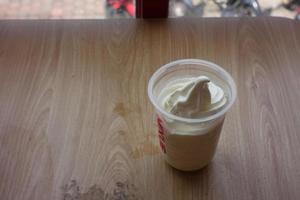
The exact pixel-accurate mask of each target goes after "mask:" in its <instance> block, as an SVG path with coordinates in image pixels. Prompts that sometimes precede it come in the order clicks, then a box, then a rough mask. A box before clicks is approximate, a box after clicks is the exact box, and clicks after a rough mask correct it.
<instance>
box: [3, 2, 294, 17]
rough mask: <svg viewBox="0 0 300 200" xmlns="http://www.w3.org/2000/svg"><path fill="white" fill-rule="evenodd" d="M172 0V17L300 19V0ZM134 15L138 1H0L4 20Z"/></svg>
mask: <svg viewBox="0 0 300 200" xmlns="http://www.w3.org/2000/svg"><path fill="white" fill-rule="evenodd" d="M169 3H170V4H169V17H181V16H197V17H233V16H234V17H239V16H261V15H265V16H280V17H287V18H290V19H298V20H299V19H300V0H170V2H169ZM153 12H155V11H153ZM131 17H135V1H134V0H0V19H103V18H131Z"/></svg>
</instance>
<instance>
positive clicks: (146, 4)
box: [136, 0, 169, 18]
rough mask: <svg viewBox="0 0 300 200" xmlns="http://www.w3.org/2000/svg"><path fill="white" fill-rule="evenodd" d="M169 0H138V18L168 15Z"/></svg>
mask: <svg viewBox="0 0 300 200" xmlns="http://www.w3.org/2000/svg"><path fill="white" fill-rule="evenodd" d="M168 11H169V0H136V17H137V18H166V17H168Z"/></svg>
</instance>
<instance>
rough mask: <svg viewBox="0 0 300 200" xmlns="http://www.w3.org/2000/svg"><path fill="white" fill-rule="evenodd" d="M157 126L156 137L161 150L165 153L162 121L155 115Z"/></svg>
mask: <svg viewBox="0 0 300 200" xmlns="http://www.w3.org/2000/svg"><path fill="white" fill-rule="evenodd" d="M157 126H158V138H159V145H160V147H161V150H162V151H163V152H164V153H166V145H165V131H164V127H163V121H162V120H161V119H160V118H159V117H158V116H157Z"/></svg>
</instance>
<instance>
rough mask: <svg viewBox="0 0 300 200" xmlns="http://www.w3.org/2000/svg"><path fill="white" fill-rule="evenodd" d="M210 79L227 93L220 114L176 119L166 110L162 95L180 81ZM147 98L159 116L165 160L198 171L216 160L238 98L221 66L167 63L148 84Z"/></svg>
mask: <svg viewBox="0 0 300 200" xmlns="http://www.w3.org/2000/svg"><path fill="white" fill-rule="evenodd" d="M197 76H207V77H208V78H209V79H210V80H211V81H212V82H213V83H214V84H216V85H218V86H219V87H221V88H222V89H223V91H224V93H225V97H226V104H225V105H224V106H223V107H222V108H221V109H219V110H217V112H214V113H209V114H207V115H203V116H201V117H200V118H193V119H190V118H184V117H180V116H175V115H173V114H171V113H168V112H166V111H165V110H164V109H163V106H162V101H161V99H160V98H161V96H160V94H161V92H162V90H163V89H164V88H165V87H166V85H168V84H169V83H171V82H173V81H174V80H177V79H183V78H192V77H197ZM148 95H149V98H150V101H151V103H152V104H153V105H154V107H155V110H156V114H157V125H158V137H159V142H160V146H161V149H162V152H163V153H164V157H165V160H166V161H167V162H168V163H169V164H170V165H171V166H173V167H174V168H177V169H179V170H184V171H193V170H198V169H201V168H203V167H204V166H206V165H207V164H208V163H209V162H210V161H211V160H212V158H213V156H214V154H215V150H216V147H217V144H218V140H219V136H220V132H221V129H222V125H223V122H224V118H225V114H226V112H227V111H228V110H229V109H230V107H231V106H232V104H233V102H234V100H235V98H236V86H235V83H234V81H233V79H232V77H231V76H230V75H229V74H228V73H227V72H226V71H225V70H224V69H222V68H221V67H219V66H218V65H216V64H214V63H211V62H208V61H204V60H198V59H184V60H177V61H174V62H171V63H168V64H166V65H164V66H162V67H161V68H160V69H158V70H157V71H156V72H155V73H154V74H153V75H152V77H151V79H150V81H149V84H148Z"/></svg>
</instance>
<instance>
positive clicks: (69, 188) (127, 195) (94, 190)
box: [62, 180, 143, 200]
mask: <svg viewBox="0 0 300 200" xmlns="http://www.w3.org/2000/svg"><path fill="white" fill-rule="evenodd" d="M62 190H63V198H62V200H141V199H143V198H142V197H141V196H140V195H139V193H138V190H137V188H136V186H135V185H134V184H130V183H129V182H128V181H125V182H116V183H115V187H114V189H113V191H112V193H108V192H105V191H104V190H103V189H102V188H101V187H100V186H99V185H93V186H92V187H90V188H89V189H88V190H87V191H85V192H82V191H81V188H80V185H79V184H78V182H77V181H76V180H71V181H70V182H69V183H68V184H66V185H64V186H63V187H62Z"/></svg>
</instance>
